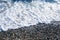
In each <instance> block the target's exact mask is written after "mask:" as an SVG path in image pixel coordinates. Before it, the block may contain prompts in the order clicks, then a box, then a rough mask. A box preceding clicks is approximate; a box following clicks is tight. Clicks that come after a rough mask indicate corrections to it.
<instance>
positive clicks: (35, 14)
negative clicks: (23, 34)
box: [0, 0, 60, 31]
mask: <svg viewBox="0 0 60 40" xmlns="http://www.w3.org/2000/svg"><path fill="white" fill-rule="evenodd" d="M10 5H12V4H10ZM3 8H4V7H3ZM3 8H2V9H3ZM5 8H6V10H5V9H3V10H4V11H3V10H1V11H3V12H0V30H3V31H7V30H8V29H17V28H20V27H24V26H30V25H36V24H38V23H50V22H51V21H60V19H59V18H60V14H59V13H60V4H58V3H49V2H48V3H47V2H43V1H37V0H36V1H32V2H31V3H23V2H21V1H19V2H15V3H14V4H13V5H12V6H10V7H9V6H6V7H5Z"/></svg>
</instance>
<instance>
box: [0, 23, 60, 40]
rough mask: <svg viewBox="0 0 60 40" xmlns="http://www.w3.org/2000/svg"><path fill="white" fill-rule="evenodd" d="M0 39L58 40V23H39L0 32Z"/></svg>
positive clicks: (59, 27) (59, 35)
mask: <svg viewBox="0 0 60 40" xmlns="http://www.w3.org/2000/svg"><path fill="white" fill-rule="evenodd" d="M0 40H60V25H59V24H58V25H54V24H53V23H52V24H45V23H39V24H37V25H33V26H32V25H31V26H29V27H22V28H19V29H14V30H13V29H12V30H8V31H6V32H4V31H2V32H0Z"/></svg>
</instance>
